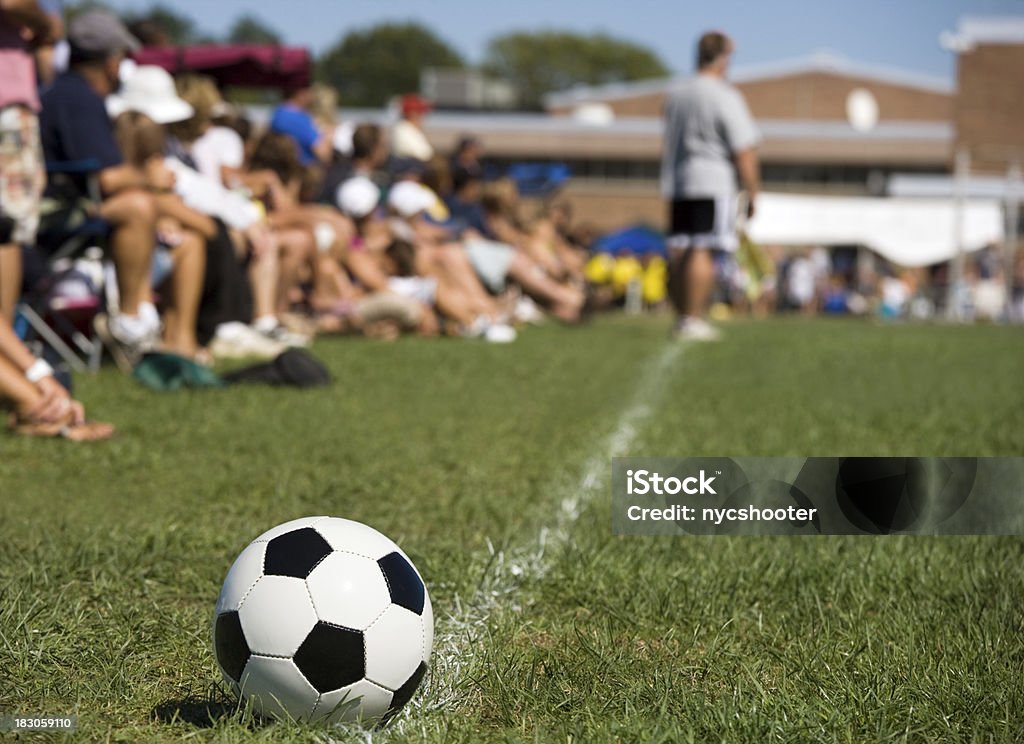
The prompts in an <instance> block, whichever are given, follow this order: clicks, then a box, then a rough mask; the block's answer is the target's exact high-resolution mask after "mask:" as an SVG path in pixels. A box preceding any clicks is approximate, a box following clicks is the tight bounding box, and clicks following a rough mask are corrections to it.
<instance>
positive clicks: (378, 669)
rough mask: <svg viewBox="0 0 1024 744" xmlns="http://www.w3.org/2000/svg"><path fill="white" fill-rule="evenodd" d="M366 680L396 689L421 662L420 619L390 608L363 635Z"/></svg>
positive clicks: (394, 606) (393, 607)
mask: <svg viewBox="0 0 1024 744" xmlns="http://www.w3.org/2000/svg"><path fill="white" fill-rule="evenodd" d="M363 640H364V643H365V644H366V678H367V679H368V680H370V681H372V682H376V683H377V684H378V685H382V686H384V687H387V688H388V689H389V690H397V689H398V688H399V687H401V686H402V685H403V684H404V683H405V681H406V680H408V679H409V677H410V676H411V675H412V673H413V672H415V671H416V667H418V666H419V665H420V662H422V661H423V643H424V634H423V619H422V618H421V617H420V616H419V615H417V614H416V613H414V612H410V611H409V610H407V609H405V608H404V607H399V606H398V605H391V606H390V607H389V608H388V610H387V612H385V613H384V614H383V615H382V616H381V617H380V619H379V620H377V622H375V623H374V624H373V625H371V626H370V627H369V628H367V629H366V631H365V632H364V633H363Z"/></svg>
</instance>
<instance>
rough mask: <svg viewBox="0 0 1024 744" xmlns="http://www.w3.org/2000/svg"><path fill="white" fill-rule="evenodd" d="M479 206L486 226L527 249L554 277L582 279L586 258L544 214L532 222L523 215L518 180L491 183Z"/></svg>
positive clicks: (499, 237) (486, 188)
mask: <svg viewBox="0 0 1024 744" xmlns="http://www.w3.org/2000/svg"><path fill="white" fill-rule="evenodd" d="M480 205H481V207H483V211H484V215H485V220H486V224H487V227H488V229H489V230H490V232H491V233H492V234H493V235H494V236H495V238H496V239H497V240H499V241H501V242H503V243H509V244H510V245H514V246H516V247H518V248H520V249H522V250H523V251H525V252H526V253H527V255H529V256H530V257H531V258H532V259H533V260H534V261H536V262H537V263H538V264H540V265H541V266H543V267H544V270H545V271H546V272H547V273H548V275H549V276H551V277H552V278H553V279H556V280H558V281H577V282H579V281H580V280H581V278H582V274H583V263H584V261H583V258H582V256H581V255H580V254H579V253H578V252H577V251H575V250H573V249H572V247H571V246H569V245H568V244H567V243H566V242H565V241H564V240H563V239H562V237H561V235H560V234H559V233H558V231H557V229H556V226H555V224H554V222H553V221H552V220H551V219H549V218H547V217H545V216H544V215H543V214H542V215H540V216H538V217H537V218H535V219H534V220H532V221H529V222H527V221H526V220H523V219H521V218H520V215H519V207H520V203H519V190H518V188H517V187H516V183H515V181H512V180H511V179H508V178H503V179H500V180H497V181H494V182H491V183H488V184H487V185H486V186H485V187H484V189H483V194H482V196H481V199H480Z"/></svg>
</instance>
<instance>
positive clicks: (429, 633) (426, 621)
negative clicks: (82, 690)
mask: <svg viewBox="0 0 1024 744" xmlns="http://www.w3.org/2000/svg"><path fill="white" fill-rule="evenodd" d="M420 619H421V621H422V622H423V661H426V662H428V663H429V662H430V652H431V651H432V650H433V648H434V606H433V605H432V604H430V593H429V592H424V594H423V616H422V617H421V618H420Z"/></svg>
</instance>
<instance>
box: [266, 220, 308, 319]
mask: <svg viewBox="0 0 1024 744" xmlns="http://www.w3.org/2000/svg"><path fill="white" fill-rule="evenodd" d="M278 238H279V240H280V246H281V249H280V263H279V271H278V281H277V293H276V295H275V299H274V313H273V314H274V315H276V314H277V313H279V312H285V311H287V310H288V291H289V290H290V289H291V288H292V287H294V286H296V285H297V284H298V283H299V274H300V271H301V270H302V267H303V266H304V265H305V266H314V267H315V264H316V261H315V260H314V259H315V255H316V244H315V242H314V240H313V233H312V232H311V231H309V230H302V229H299V230H282V231H280V232H279V233H278ZM316 278H317V274H316V271H315V270H314V273H313V281H314V283H315V282H316ZM259 317H260V316H257V319H258V318H259Z"/></svg>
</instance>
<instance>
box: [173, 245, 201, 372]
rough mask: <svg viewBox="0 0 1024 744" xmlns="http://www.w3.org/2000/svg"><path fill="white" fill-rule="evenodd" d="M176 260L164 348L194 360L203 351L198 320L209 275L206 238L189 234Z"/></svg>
mask: <svg viewBox="0 0 1024 744" xmlns="http://www.w3.org/2000/svg"><path fill="white" fill-rule="evenodd" d="M172 258H173V259H174V271H173V272H171V276H170V278H169V280H168V285H169V289H170V304H169V306H168V308H167V310H166V312H165V314H164V344H165V345H166V347H167V350H168V351H172V352H174V353H175V354H181V355H182V356H186V357H193V356H195V354H196V352H197V351H198V350H199V342H198V341H197V340H196V318H197V316H198V314H199V302H200V299H201V298H202V293H203V277H204V273H205V271H206V245H205V242H204V240H203V237H202V236H201V235H200V234H199V233H197V232H194V231H191V230H187V231H185V233H184V234H183V236H182V239H181V243H180V244H179V245H178V246H177V247H176V248H175V249H174V252H173V253H172Z"/></svg>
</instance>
